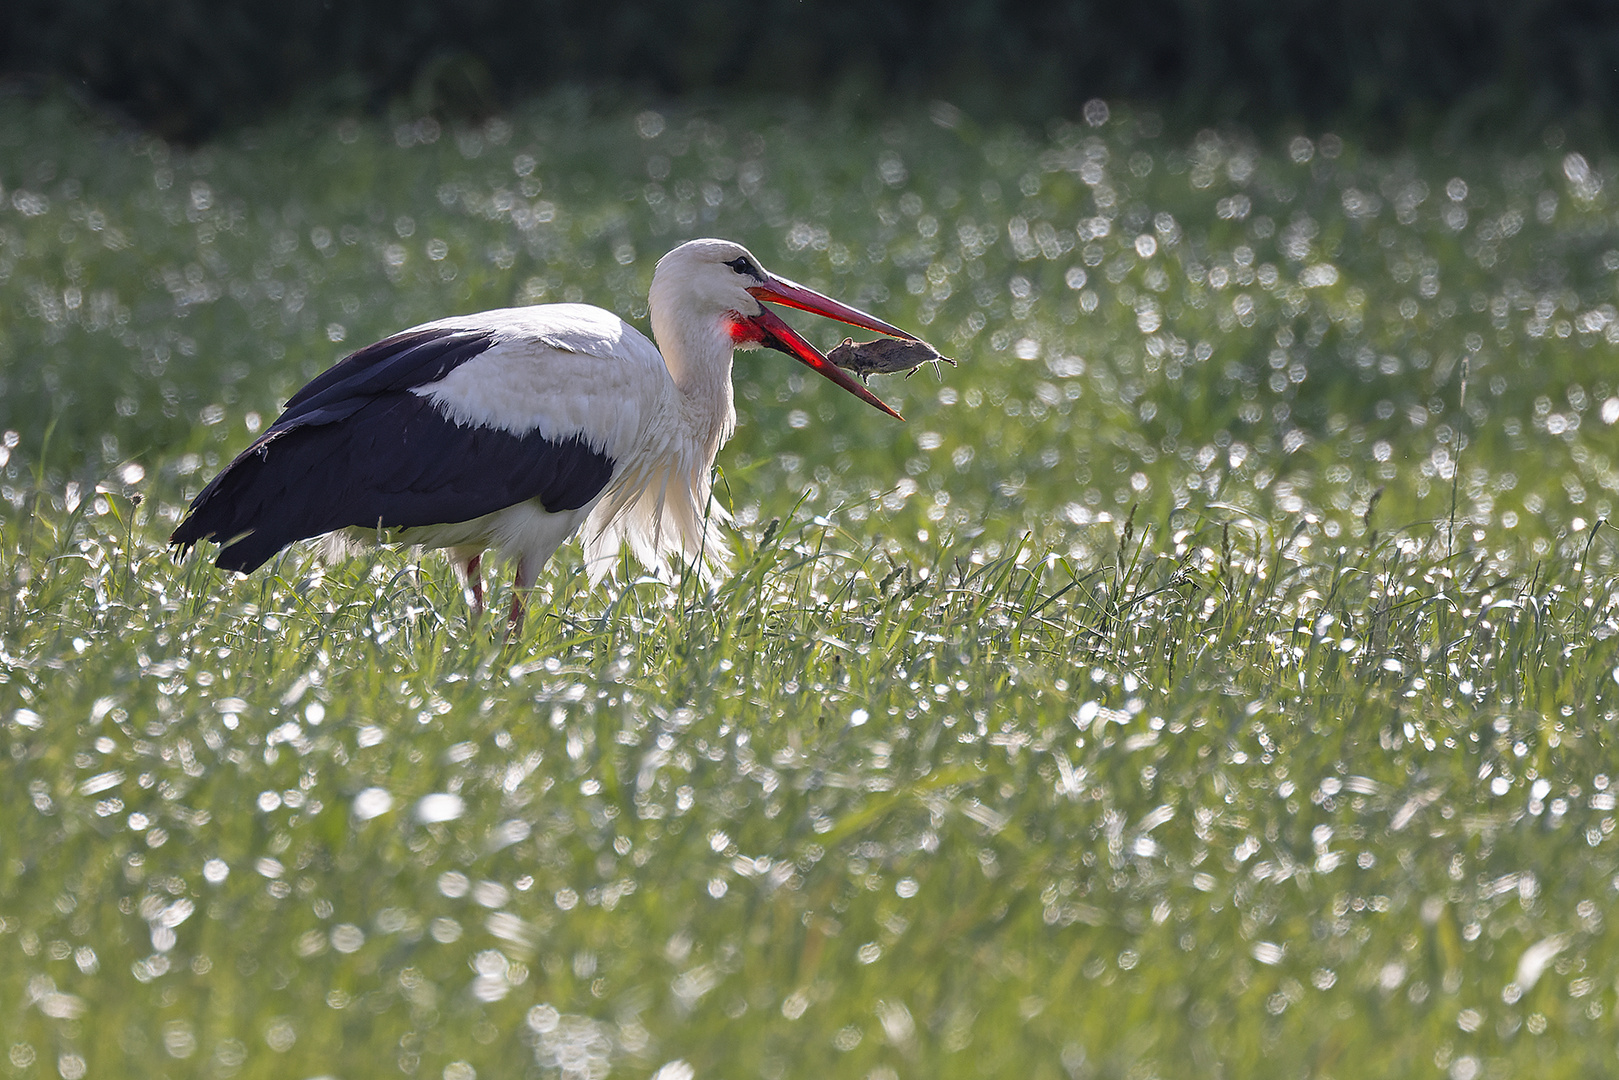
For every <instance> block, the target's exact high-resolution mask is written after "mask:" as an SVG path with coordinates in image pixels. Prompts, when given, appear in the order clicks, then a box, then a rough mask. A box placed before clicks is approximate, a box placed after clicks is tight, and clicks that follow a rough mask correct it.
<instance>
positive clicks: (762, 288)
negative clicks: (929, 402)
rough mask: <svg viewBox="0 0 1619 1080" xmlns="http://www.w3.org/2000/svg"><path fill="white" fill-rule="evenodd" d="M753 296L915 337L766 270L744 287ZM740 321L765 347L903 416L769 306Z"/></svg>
mask: <svg viewBox="0 0 1619 1080" xmlns="http://www.w3.org/2000/svg"><path fill="white" fill-rule="evenodd" d="M748 292H750V293H752V294H753V296H754V297H755V298H756V299H759V300H767V301H769V302H770V303H772V304H784V305H786V306H787V307H795V308H798V309H799V310H800V311H810V312H814V313H815V314H817V315H824V316H826V317H827V318H828V319H836V320H838V321H839V322H842V323H848V324H849V325H850V326H858V327H861V328H862V329H865V330H875V331H877V333H879V334H887V335H888V336H889V337H897V338H904V339H905V340H906V341H916V340H917V338H916V337H915V335H912V334H907V333H906V332H905V331H903V330H901V329H900V328H899V327H897V326H890V325H889V324H888V323H885V322H883V321H882V320H881V319H879V318H877V317H876V316H875V315H868V314H866V313H865V312H864V311H861V310H860V309H859V308H852V307H850V306H849V305H847V304H840V303H838V302H837V301H836V300H834V299H832V298H831V297H830V296H822V295H821V294H820V293H818V292H816V291H815V290H814V289H807V288H805V287H804V286H802V285H800V284H798V283H797V282H793V281H788V280H787V279H786V278H779V277H776V276H775V275H774V274H769V275H767V276H766V277H765V280H764V283H763V284H760V285H755V286H753V287H752V288H750V289H748ZM742 321H743V322H744V323H747V324H748V325H749V327H750V328H751V329H752V330H753V331H754V332H755V333H756V334H757V335H758V336H757V338H756V339H755V340H757V341H758V342H759V344H761V345H763V346H764V347H765V348H767V349H775V350H777V351H778V352H784V353H786V354H787V355H788V356H791V357H793V358H794V359H796V360H799V361H801V362H802V363H803V364H804V365H805V366H807V367H810V368H813V369H815V370H816V371H817V372H819V373H820V374H822V375H824V376H826V377H827V378H828V379H830V380H832V381H833V382H835V383H837V384H838V385H839V386H841V387H843V388H844V389H845V390H847V391H849V393H851V394H853V395H854V396H855V397H857V398H859V399H860V400H861V401H864V402H865V403H866V404H868V405H871V406H873V407H875V408H878V409H881V410H882V411H883V412H885V413H887V414H888V415H889V416H892V417H894V418H895V419H896V420H903V419H905V418H904V417H903V416H901V415H900V414H899V413H897V412H895V411H894V410H893V409H891V408H889V407H888V405H886V404H885V403H884V402H883V400H882V399H881V398H879V397H878V396H877V395H876V394H873V393H872V392H871V391H870V390H867V389H866V388H865V387H864V386H862V385H861V384H860V382H859V380H857V379H856V378H855V377H854V376H852V375H850V374H849V373H848V372H846V371H844V370H843V369H842V368H840V367H838V366H837V365H836V364H834V363H832V361H830V360H828V359H827V358H826V357H825V356H823V355H822V354H821V351H820V350H819V349H817V348H816V347H815V346H813V345H811V344H810V343H809V342H807V341H805V340H804V339H803V338H802V337H800V336H799V335H798V332H797V331H795V330H794V329H793V328H792V327H791V326H788V325H787V324H786V323H785V322H783V321H782V320H781V319H780V318H779V317H777V316H776V315H775V314H774V313H773V312H772V311H770V309H768V308H760V309H759V314H757V315H753V316H744V317H743V320H742Z"/></svg>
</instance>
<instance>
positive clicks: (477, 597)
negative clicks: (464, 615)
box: [467, 551, 483, 619]
mask: <svg viewBox="0 0 1619 1080" xmlns="http://www.w3.org/2000/svg"><path fill="white" fill-rule="evenodd" d="M482 562H483V552H481V551H480V552H479V553H478V554H476V555H474V556H473V557H472V558H470V559H468V560H467V588H468V589H471V590H472V614H473V615H475V616H477V617H478V618H480V619H481V618H483V578H482V577H481V576H480V575H479V573H478V566H479V564H480V563H482Z"/></svg>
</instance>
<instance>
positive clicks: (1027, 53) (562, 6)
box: [0, 0, 1619, 139]
mask: <svg viewBox="0 0 1619 1080" xmlns="http://www.w3.org/2000/svg"><path fill="white" fill-rule="evenodd" d="M0 85H6V86H9V87H12V88H14V89H15V88H22V89H24V90H26V91H38V90H42V89H61V88H67V89H69V90H70V91H72V92H75V93H78V94H81V95H82V96H83V97H84V98H85V99H86V100H87V101H89V102H91V103H93V104H95V105H97V106H100V107H107V106H110V107H112V108H113V109H115V110H117V111H120V112H122V113H124V114H125V115H127V116H128V117H130V118H131V119H134V120H136V121H138V122H139V123H141V124H143V125H145V126H148V127H150V128H152V129H154V130H156V131H158V132H159V133H161V134H164V135H166V136H170V137H179V138H188V139H198V138H202V137H205V136H207V135H209V134H211V133H213V132H215V131H217V130H219V129H220V128H221V127H222V126H229V125H232V124H237V123H241V122H244V121H251V120H253V119H255V118H258V117H261V116H264V115H266V114H267V112H268V111H270V110H273V109H275V108H276V107H277V106H282V105H286V104H289V103H294V102H296V103H299V104H300V105H303V106H305V107H308V105H309V104H310V103H311V101H321V100H325V101H327V102H328V103H331V104H336V105H341V106H343V107H345V108H353V107H355V106H361V107H364V108H368V109H372V110H382V109H386V108H389V107H395V108H409V109H416V110H423V111H426V110H431V111H436V112H439V113H441V114H445V113H447V114H451V115H461V116H472V117H474V118H475V117H476V116H477V115H479V114H483V113H488V112H492V111H495V110H497V109H500V108H502V107H504V106H507V105H509V104H511V103H512V102H513V101H515V100H517V99H519V98H521V97H523V96H526V95H528V94H531V93H534V92H537V91H545V90H550V89H555V88H557V87H559V86H575V85H577V86H585V87H589V88H593V89H601V88H604V87H611V88H617V89H622V90H627V91H629V92H630V93H633V94H638V95H647V96H653V97H661V96H670V95H691V94H702V93H705V92H717V93H725V94H735V93H748V92H759V91H763V92H788V93H793V94H798V95H803V96H807V97H811V98H814V97H818V96H820V97H824V96H829V95H836V96H837V97H839V98H840V100H842V101H843V102H844V103H845V104H849V103H855V104H857V105H858V104H865V105H867V106H868V107H870V108H872V109H874V110H882V109H884V107H885V105H887V104H889V103H891V99H892V98H894V97H899V98H911V99H915V98H922V97H944V98H947V99H949V100H951V101H953V102H954V103H956V104H958V105H961V106H963V107H965V108H968V109H969V110H973V111H989V112H994V113H999V114H1003V115H1012V116H1022V117H1027V118H1030V119H1038V120H1044V119H1046V118H1048V117H1049V116H1051V115H1052V114H1053V113H1060V112H1065V111H1072V110H1074V109H1076V108H1077V107H1078V106H1079V105H1081V104H1082V103H1083V102H1084V101H1085V100H1086V99H1088V98H1090V97H1093V96H1097V95H1101V96H1104V97H1128V98H1131V99H1134V100H1137V101H1143V100H1150V101H1156V102H1160V103H1163V104H1164V105H1166V106H1169V107H1172V108H1173V109H1174V110H1175V115H1176V116H1177V117H1181V118H1184V119H1186V120H1189V121H1191V122H1194V123H1202V122H1206V121H1211V120H1216V121H1217V120H1239V121H1243V122H1248V123H1257V124H1265V125H1270V124H1274V123H1278V122H1279V123H1284V124H1285V123H1290V122H1301V123H1319V122H1322V121H1338V122H1352V123H1356V124H1358V125H1360V126H1361V127H1362V128H1363V129H1365V130H1369V131H1378V130H1382V131H1386V132H1388V133H1389V134H1390V135H1393V136H1402V135H1403V136H1410V135H1411V134H1412V133H1413V132H1414V131H1418V130H1423V129H1430V130H1431V129H1434V128H1436V127H1437V128H1440V129H1445V128H1455V127H1457V126H1458V125H1459V126H1461V127H1462V128H1464V129H1467V131H1491V132H1492V133H1495V130H1496V129H1498V128H1499V126H1500V125H1501V124H1502V123H1503V122H1508V121H1510V122H1511V123H1512V124H1515V125H1522V126H1526V128H1532V127H1533V126H1534V125H1535V124H1537V123H1540V122H1542V121H1544V120H1545V119H1546V118H1548V117H1562V118H1567V117H1569V116H1579V115H1581V114H1584V115H1586V116H1600V115H1602V114H1604V113H1607V112H1608V111H1610V110H1611V106H1612V105H1613V104H1614V102H1615V100H1616V96H1619V7H1616V6H1615V5H1613V4H1611V3H1600V2H1591V0H1583V2H1582V0H1546V2H1533V0H1528V2H1525V0H1518V2H1512V0H1438V2H1429V3H1412V2H1410V0H1301V2H1292V3H1288V2H1283V0H1226V2H1214V0H1160V2H1157V3H1118V2H1106V0H1100V2H1099V0H1076V2H1069V3H1054V4H1036V3H1010V2H1004V0H1002V2H997V0H964V2H957V3H949V4H929V3H922V2H919V0H893V2H887V3H881V4H872V3H824V2H823V3H815V2H804V0H664V2H651V3H637V4H615V3H602V2H600V0H461V2H459V3H455V4H441V3H433V2H430V0H346V2H341V3H330V2H323V0H242V2H237V3H232V4H219V3H213V2H208V0H12V2H11V3H9V4H6V5H0ZM1465 133H1466V132H1465V131H1464V132H1463V134H1465Z"/></svg>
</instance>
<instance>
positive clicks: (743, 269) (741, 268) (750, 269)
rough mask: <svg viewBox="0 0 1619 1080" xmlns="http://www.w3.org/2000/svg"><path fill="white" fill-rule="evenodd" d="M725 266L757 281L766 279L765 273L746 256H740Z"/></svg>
mask: <svg viewBox="0 0 1619 1080" xmlns="http://www.w3.org/2000/svg"><path fill="white" fill-rule="evenodd" d="M725 265H726V266H729V267H730V268H731V269H732V270H735V271H736V272H737V273H739V274H743V275H746V276H747V277H750V278H753V279H754V280H755V281H763V280H764V279H765V275H764V271H763V270H760V269H759V267H758V266H756V265H754V263H753V262H751V261H750V260H749V259H748V257H747V256H746V255H738V256H737V257H736V258H734V259H732V260H731V261H730V262H728V263H726V264H725Z"/></svg>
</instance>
